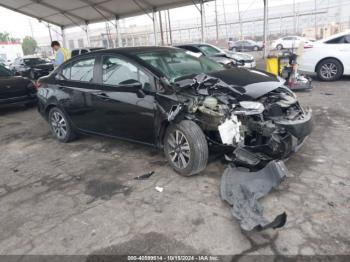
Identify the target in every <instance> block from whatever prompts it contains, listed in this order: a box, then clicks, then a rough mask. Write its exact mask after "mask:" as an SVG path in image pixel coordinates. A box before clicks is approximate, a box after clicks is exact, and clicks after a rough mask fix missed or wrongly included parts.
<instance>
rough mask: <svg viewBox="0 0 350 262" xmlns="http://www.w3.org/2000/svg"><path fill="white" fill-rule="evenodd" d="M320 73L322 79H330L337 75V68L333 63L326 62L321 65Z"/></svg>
mask: <svg viewBox="0 0 350 262" xmlns="http://www.w3.org/2000/svg"><path fill="white" fill-rule="evenodd" d="M320 73H321V76H322V77H323V78H324V79H327V80H330V79H333V78H334V77H335V76H336V75H337V73H338V68H337V66H336V65H335V64H333V63H326V64H324V65H322V67H321V70H320Z"/></svg>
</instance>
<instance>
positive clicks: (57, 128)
mask: <svg viewBox="0 0 350 262" xmlns="http://www.w3.org/2000/svg"><path fill="white" fill-rule="evenodd" d="M49 125H50V130H51V132H52V134H53V135H54V136H55V137H56V139H57V140H58V141H60V142H62V143H68V142H70V141H72V140H73V139H75V138H76V134H75V132H74V131H73V129H72V126H71V124H70V123H69V121H68V119H67V117H66V115H65V114H64V113H63V111H62V110H61V109H59V108H57V107H53V108H51V110H50V112H49Z"/></svg>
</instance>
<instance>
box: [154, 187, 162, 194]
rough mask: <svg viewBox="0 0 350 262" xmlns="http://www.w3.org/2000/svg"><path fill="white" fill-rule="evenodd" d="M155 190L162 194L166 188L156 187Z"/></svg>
mask: <svg viewBox="0 0 350 262" xmlns="http://www.w3.org/2000/svg"><path fill="white" fill-rule="evenodd" d="M155 189H156V190H157V191H158V192H160V193H162V192H163V190H164V188H162V187H160V186H156V187H155Z"/></svg>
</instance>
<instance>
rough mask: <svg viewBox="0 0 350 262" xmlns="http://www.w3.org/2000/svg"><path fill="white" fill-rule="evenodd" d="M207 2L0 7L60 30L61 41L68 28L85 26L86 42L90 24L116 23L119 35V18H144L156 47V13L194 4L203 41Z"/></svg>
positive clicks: (54, 0)
mask: <svg viewBox="0 0 350 262" xmlns="http://www.w3.org/2000/svg"><path fill="white" fill-rule="evenodd" d="M209 1H212V0H1V2H0V6H2V7H4V8H7V9H10V10H12V11H15V12H18V13H22V14H24V15H28V16H30V17H33V18H36V19H38V20H39V21H45V22H47V23H50V24H53V25H56V26H59V27H61V29H62V37H63V39H64V29H66V28H69V27H74V26H85V29H84V30H85V32H86V35H87V38H88V39H89V32H88V25H89V24H90V23H96V22H103V21H109V22H111V21H113V20H115V23H113V22H111V23H113V24H114V25H115V27H116V29H117V32H119V30H118V29H119V28H118V27H119V26H118V20H119V19H120V18H127V17H133V16H137V15H142V14H147V15H148V16H149V17H150V18H151V19H152V21H153V30H154V38H155V39H154V42H155V44H157V43H158V41H157V31H156V30H157V26H156V22H157V19H156V12H157V11H161V10H166V9H171V8H176V7H182V6H186V5H193V4H194V5H195V6H196V7H197V9H198V11H199V12H200V15H201V35H202V41H204V38H205V36H204V5H203V3H204V2H209ZM197 4H198V5H199V6H197ZM161 33H162V32H161ZM118 39H119V41H120V37H118ZM63 41H64V40H63ZM88 41H89V40H88ZM119 45H120V42H119Z"/></svg>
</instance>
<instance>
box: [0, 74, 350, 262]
mask: <svg viewBox="0 0 350 262" xmlns="http://www.w3.org/2000/svg"><path fill="white" fill-rule="evenodd" d="M349 80H350V79H349V78H346V79H344V80H342V81H339V82H337V83H321V82H317V81H315V82H314V83H313V84H314V90H313V91H312V92H309V93H298V97H299V99H300V100H301V103H302V104H303V105H309V106H311V107H312V109H313V112H314V115H315V129H314V132H313V133H312V135H311V136H310V137H309V139H308V140H307V141H306V143H305V145H304V146H303V148H302V149H301V150H300V151H299V152H298V153H297V154H295V155H294V156H292V157H291V158H290V159H289V160H288V161H287V162H286V165H287V167H288V168H289V177H288V178H287V179H286V180H285V181H284V182H283V183H282V184H281V185H280V186H279V187H278V190H275V191H272V192H271V193H270V194H269V195H267V196H266V197H264V198H263V199H262V200H261V203H262V205H263V206H264V207H265V210H264V214H265V216H266V217H267V218H271V217H273V216H274V215H275V214H279V213H281V212H283V211H286V212H287V214H288V219H287V223H286V225H285V227H283V228H281V229H279V230H275V231H274V230H267V231H264V232H262V233H255V232H250V233H247V232H243V231H241V229H240V226H239V223H238V222H237V221H235V220H234V218H233V217H232V215H231V208H230V206H229V205H228V204H226V203H225V202H223V201H222V200H221V199H220V196H219V184H220V179H221V175H222V173H223V170H224V168H225V166H224V164H223V163H222V162H221V161H220V160H218V159H215V158H213V159H212V160H211V161H210V164H209V165H208V167H207V169H206V170H205V171H204V172H203V173H202V174H201V175H198V176H194V177H190V178H187V177H181V176H179V175H177V174H176V173H175V172H174V171H172V170H171V169H170V167H169V166H168V165H167V163H166V160H165V158H164V157H163V155H162V152H158V151H156V150H155V149H152V148H149V147H145V146H140V145H136V144H131V143H127V142H121V141H117V140H111V139H106V138H100V137H87V136H81V137H80V138H79V139H78V140H76V141H74V142H72V143H69V144H61V143H59V142H57V141H56V140H55V139H54V138H53V137H52V136H51V134H50V132H49V129H48V125H47V123H46V122H45V121H44V120H43V119H42V118H41V117H40V116H39V114H38V113H37V111H36V108H30V109H24V108H8V109H1V112H0V146H1V151H0V208H1V209H0V210H1V212H0V254H47V255H52V254H84V255H88V254H95V253H97V254H101V253H103V254H128V253H129V254H165V253H166V254H203V253H205V254H216V255H233V254H235V255H239V256H237V257H236V259H237V260H239V259H240V255H245V254H267V255H268V254H277V255H281V256H283V255H296V254H302V255H312V254H327V255H333V254H350V220H349V216H350V208H349V207H350V152H349V145H350V118H349V116H350V104H349V101H350V92H349ZM150 171H155V174H154V175H153V176H151V177H150V178H149V179H147V180H134V179H133V178H134V177H136V176H139V175H142V174H144V173H147V172H150ZM155 186H161V187H163V188H164V191H163V192H161V193H160V192H158V191H156V190H155Z"/></svg>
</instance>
